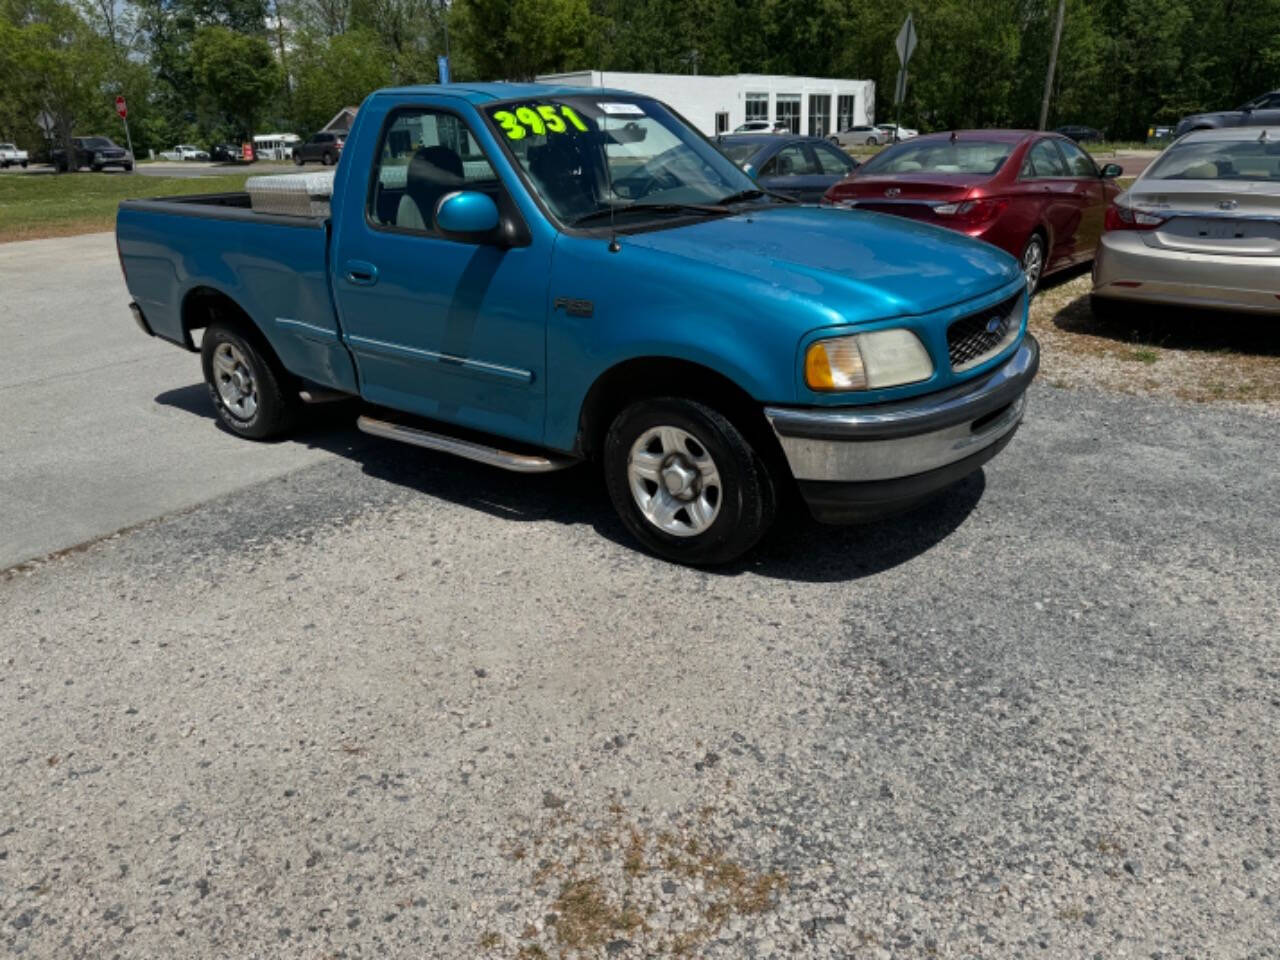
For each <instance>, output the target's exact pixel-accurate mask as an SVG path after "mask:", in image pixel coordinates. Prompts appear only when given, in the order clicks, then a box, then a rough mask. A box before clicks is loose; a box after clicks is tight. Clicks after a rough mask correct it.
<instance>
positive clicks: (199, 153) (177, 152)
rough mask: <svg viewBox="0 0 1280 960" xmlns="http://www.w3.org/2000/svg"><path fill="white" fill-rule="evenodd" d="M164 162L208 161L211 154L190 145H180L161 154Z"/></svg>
mask: <svg viewBox="0 0 1280 960" xmlns="http://www.w3.org/2000/svg"><path fill="white" fill-rule="evenodd" d="M160 159H162V160H208V159H209V154H208V153H206V152H205V151H204V150H201V149H200V148H199V147H196V146H193V145H192V144H189V143H180V144H178V145H177V146H176V147H174V148H173V149H172V150H165V151H164V152H162V153H161V154H160Z"/></svg>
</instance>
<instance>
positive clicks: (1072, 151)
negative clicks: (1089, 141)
mask: <svg viewBox="0 0 1280 960" xmlns="http://www.w3.org/2000/svg"><path fill="white" fill-rule="evenodd" d="M1058 149H1059V150H1061V151H1062V152H1063V153H1064V154H1065V155H1066V157H1067V169H1068V170H1069V171H1070V172H1071V176H1073V177H1094V178H1096V177H1097V176H1098V168H1097V166H1095V165H1094V162H1093V158H1092V157H1090V156H1089V154H1087V153H1085V152H1084V151H1083V150H1082V149H1080V148H1079V147H1077V146H1076V145H1075V144H1074V143H1072V142H1071V141H1070V140H1059V141H1058Z"/></svg>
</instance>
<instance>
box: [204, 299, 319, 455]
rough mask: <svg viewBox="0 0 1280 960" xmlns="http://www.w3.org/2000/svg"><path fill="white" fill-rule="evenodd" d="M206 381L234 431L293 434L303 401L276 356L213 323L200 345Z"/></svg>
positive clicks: (259, 435) (255, 435)
mask: <svg viewBox="0 0 1280 960" xmlns="http://www.w3.org/2000/svg"><path fill="white" fill-rule="evenodd" d="M200 359H201V365H202V366H203V368H204V379H205V382H206V383H207V384H208V386H209V396H210V397H211V398H212V399H213V405H214V408H215V410H216V411H217V413H218V419H219V420H220V421H221V422H222V425H223V426H225V427H226V428H227V429H228V430H230V431H231V432H232V433H235V434H238V435H239V436H242V437H248V438H249V439H251V440H269V439H271V438H273V437H279V436H281V435H283V434H285V433H287V432H288V431H289V430H291V429H292V428H293V426H294V424H295V423H297V420H298V410H299V404H300V401H299V400H298V398H297V396H296V395H295V394H294V393H292V392H289V391H288V390H287V389H286V386H287V385H288V383H289V376H288V374H287V373H285V371H284V370H283V369H282V368H281V367H280V366H279V364H278V363H277V362H276V360H275V358H274V357H272V356H270V354H269V353H268V352H267V351H266V350H264V349H260V348H259V347H258V346H257V344H256V343H255V342H254V341H253V339H251V338H250V337H247V336H245V335H244V334H243V333H241V331H240V330H239V329H237V328H236V327H234V326H232V325H230V324H226V323H221V322H218V323H213V324H210V326H209V328H208V329H207V330H205V332H204V338H203V340H202V341H201V344H200Z"/></svg>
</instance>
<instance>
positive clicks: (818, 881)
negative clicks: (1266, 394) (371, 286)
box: [0, 241, 1280, 960]
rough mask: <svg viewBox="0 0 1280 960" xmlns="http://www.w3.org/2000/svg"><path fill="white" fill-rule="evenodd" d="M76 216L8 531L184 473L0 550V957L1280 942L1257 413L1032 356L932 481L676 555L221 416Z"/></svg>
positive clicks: (549, 480) (425, 458)
mask: <svg viewBox="0 0 1280 960" xmlns="http://www.w3.org/2000/svg"><path fill="white" fill-rule="evenodd" d="M85 243H86V244H87V245H88V246H87V247H86V251H85V253H84V255H83V256H82V257H80V258H79V259H81V260H83V261H84V262H85V263H86V264H87V267H86V269H89V270H92V271H96V272H93V273H92V274H91V277H92V279H91V280H90V281H87V282H86V283H85V285H84V286H85V288H86V289H85V290H84V291H83V292H81V293H76V292H74V291H72V290H70V289H67V288H66V287H58V286H55V285H53V284H52V283H51V282H49V281H48V280H46V281H45V284H46V286H45V289H46V290H50V291H53V290H56V291H57V293H56V294H55V293H47V294H46V295H45V300H44V301H43V304H44V309H42V310H35V307H36V305H37V302H36V301H35V300H27V301H24V302H25V303H26V304H27V306H26V307H25V308H24V309H23V310H21V311H20V313H21V315H22V316H23V318H24V321H23V322H22V323H17V322H15V321H13V320H12V319H6V321H5V324H6V326H5V328H4V329H5V337H6V341H7V342H9V343H13V342H14V336H15V334H17V335H18V336H20V337H23V336H24V337H26V338H27V339H26V341H25V342H22V341H21V340H20V341H19V351H20V356H19V358H18V359H20V360H21V363H17V364H15V358H14V357H13V356H11V355H7V356H6V363H7V364H8V365H7V366H6V367H5V371H6V373H5V375H6V377H7V378H10V379H6V381H5V389H4V392H3V397H4V400H5V404H6V416H5V417H4V418H3V420H2V421H0V423H3V424H4V434H3V435H4V438H5V439H4V443H5V445H6V446H5V451H4V456H3V457H0V469H3V470H4V471H5V472H4V473H3V474H0V477H3V481H2V482H3V490H4V493H5V496H4V497H3V498H0V509H3V510H5V511H6V512H5V514H4V519H3V523H4V530H5V531H14V530H20V531H25V530H26V529H27V527H28V525H29V524H31V523H32V522H38V523H46V522H51V521H48V520H42V519H40V518H41V517H47V516H48V511H43V512H42V510H41V509H40V505H41V504H54V503H57V504H66V503H73V502H75V498H69V497H62V496H55V495H54V494H55V492H56V490H57V489H59V488H60V487H61V486H65V487H66V489H68V490H71V489H82V490H87V491H88V494H87V495H88V496H90V497H91V500H90V501H88V502H86V503H84V504H83V506H84V509H83V511H82V513H83V515H84V516H85V517H86V518H92V517H95V516H96V515H97V514H98V513H99V512H101V513H103V514H104V515H113V516H114V515H116V514H115V513H113V511H115V509H116V505H115V501H116V499H117V498H119V497H125V498H128V497H133V496H134V495H133V494H131V493H130V492H129V491H130V490H131V489H132V488H133V487H136V486H142V485H150V486H149V489H150V490H151V491H152V492H151V493H150V494H149V495H148V496H146V497H143V496H136V497H134V499H136V500H138V501H145V503H140V504H139V509H138V511H137V512H135V513H133V514H131V515H133V516H139V517H140V516H142V515H147V516H150V515H156V514H160V513H163V512H166V511H168V510H171V509H173V508H174V507H177V506H182V505H184V504H186V503H192V504H196V503H198V505H195V506H193V507H192V508H191V509H187V510H185V511H181V512H178V513H175V514H171V515H168V516H165V517H163V518H161V519H158V520H155V521H153V522H150V523H146V524H144V525H142V526H140V527H138V528H137V529H134V530H132V531H131V532H129V533H127V534H125V535H122V536H119V537H113V538H111V539H108V540H104V541H101V542H99V543H97V544H95V545H92V546H90V547H88V548H86V549H84V550H78V551H72V552H69V553H66V554H63V555H61V556H58V557H55V558H52V559H50V560H48V561H44V562H40V563H34V564H29V565H26V566H24V567H21V568H18V569H16V570H11V571H10V572H9V573H8V574H6V575H0V610H3V611H4V616H3V618H2V619H0V649H2V650H3V653H4V660H3V665H2V666H0V763H2V764H3V768H4V769H5V771H6V772H7V774H8V775H7V776H6V778H5V779H4V781H3V783H2V785H0V864H2V866H0V944H2V945H3V948H4V949H6V950H8V951H9V952H11V953H13V954H16V955H17V954H20V955H23V956H28V957H59V958H66V957H92V958H96V957H104V956H119V957H170V956H191V957H214V956H237V957H300V958H313V957H372V956H379V957H381V956H396V957H413V958H421V957H432V958H436V957H440V958H455V957H456V958H474V957H504V958H517V957H521V958H524V960H529V958H533V957H538V956H561V955H569V953H568V951H569V949H570V948H577V947H580V948H582V953H581V954H580V955H582V956H593V957H594V956H620V957H641V956H677V955H684V956H699V957H705V956H713V957H726V958H728V957H733V958H739V957H796V956H800V957H828V956H830V957H835V956H840V957H847V956H853V957H870V958H876V960H884V958H890V957H957V958H973V957H981V958H1009V957H1054V958H1056V957H1106V958H1112V957H1142V958H1147V957H1163V958H1182V957H1196V958H1204V957H1212V958H1264V957H1270V958H1275V957H1278V956H1280V948H1277V945H1276V943H1277V938H1276V936H1275V933H1276V930H1277V929H1280V904H1278V902H1277V897H1278V896H1280V836H1277V824H1278V823H1280V818H1278V817H1277V815H1276V810H1277V805H1278V804H1280V757H1278V756H1277V750H1276V743H1277V742H1278V740H1280V629H1278V628H1277V626H1276V623H1277V619H1278V618H1280V578H1277V574H1276V557H1277V556H1280V524H1277V523H1276V519H1275V510H1274V503H1275V491H1276V489H1277V488H1278V487H1280V468H1278V467H1277V462H1276V457H1275V451H1276V449H1277V441H1280V425H1278V424H1277V421H1275V420H1274V419H1265V418H1261V417H1256V416H1252V415H1248V414H1242V413H1233V412H1229V411H1223V410H1212V409H1207V408H1202V407H1194V406H1188V405H1181V404H1172V403H1156V402H1151V401H1146V400H1142V399H1135V398H1131V397H1124V398H1121V397H1113V396H1108V395H1104V394H1094V393H1087V392H1072V391H1064V390H1058V389H1055V388H1052V387H1049V386H1047V385H1038V386H1036V387H1035V388H1034V389H1033V393H1032V398H1031V407H1030V411H1029V414H1028V420H1027V422H1026V424H1025V426H1024V427H1023V429H1022V431H1021V432H1020V433H1019V435H1018V437H1017V438H1016V439H1015V440H1014V442H1013V443H1012V444H1011V445H1010V447H1009V448H1008V449H1007V450H1006V451H1005V452H1004V453H1003V454H1002V455H1001V456H1000V457H998V458H997V459H996V460H995V461H993V462H992V463H991V464H989V465H988V467H987V468H986V469H985V471H984V472H983V473H981V474H979V475H976V476H974V477H972V478H970V479H969V480H967V481H966V482H964V483H962V484H961V485H960V486H958V487H956V488H955V489H954V490H952V491H951V492H950V493H949V494H948V495H947V496H945V497H944V498H942V499H940V500H938V501H936V502H935V503H933V504H932V505H930V506H928V507H927V508H925V509H923V510H921V511H919V512H917V513H915V514H912V515H910V516H908V517H904V518H900V519H898V520H895V521H889V522H885V523H881V524H878V525H875V526H871V527H867V528H854V529H833V528H823V527H819V526H817V525H815V524H813V523H811V522H809V521H807V520H804V519H803V518H798V517H796V516H792V517H790V518H788V520H787V521H786V522H785V523H784V524H783V526H782V527H781V529H780V530H779V531H778V533H777V535H776V536H775V537H773V538H772V539H771V540H770V541H769V542H768V543H766V544H765V546H764V548H763V549H762V550H761V551H760V552H759V553H757V554H756V555H755V556H754V557H753V558H752V559H751V560H750V561H749V562H746V563H744V564H742V565H740V566H737V567H734V568H730V569H728V570H724V571H719V572H698V571H693V570H687V569H682V568H678V567H673V566H669V565H666V564H663V563H660V562H658V561H655V560H653V559H651V558H649V557H647V556H645V555H643V554H640V553H638V552H637V551H636V550H635V549H634V548H633V546H632V544H631V543H630V542H629V541H628V540H627V537H626V535H625V532H624V531H623V530H622V529H621V527H620V525H619V524H618V522H617V521H616V520H614V518H613V515H612V513H611V511H610V509H609V506H608V503H607V499H606V497H605V496H604V494H603V492H602V490H601V488H600V485H599V483H598V482H596V480H595V478H594V477H593V476H592V475H591V474H590V473H589V472H588V471H586V470H578V471H571V472H569V473H568V474H562V475H554V476H546V477H521V476H514V475H508V474H504V473H500V472H498V471H494V470H491V469H487V468H483V467H480V466H476V465H472V464H468V463H466V462H463V461H457V460H452V459H449V458H446V457H443V456H435V455H431V454H428V453H426V452H423V451H417V450H413V449H410V448H405V447H398V446H394V445H390V444H384V443H369V444H366V445H364V446H362V447H358V448H355V449H352V448H350V447H349V445H348V444H347V438H348V437H349V436H350V434H349V432H348V428H346V427H343V426H342V425H338V424H333V425H330V426H329V427H328V428H326V429H317V430H313V435H312V439H311V440H310V441H309V443H307V444H301V445H282V446H277V447H264V446H258V445H253V444H245V443H235V444H232V442H231V440H230V438H225V437H223V436H222V435H221V434H219V433H218V432H217V431H216V430H215V429H214V428H213V427H212V425H211V422H210V421H209V419H208V413H207V408H205V407H203V406H202V405H201V404H200V403H199V402H198V400H197V399H195V397H194V395H190V396H186V399H185V400H184V401H183V402H182V403H170V402H166V401H164V400H161V399H158V398H159V397H160V396H161V395H164V394H166V393H167V392H168V391H172V390H175V389H178V390H183V389H187V388H190V389H191V390H192V391H194V388H192V387H191V384H193V383H194V377H195V374H194V367H193V366H192V365H191V363H190V360H189V358H186V357H184V356H183V355H182V354H180V353H177V352H176V351H170V350H167V349H165V348H163V347H162V346H161V345H158V344H152V343H150V342H148V341H145V340H141V339H140V338H136V334H135V335H134V336H135V338H136V339H137V342H136V344H135V342H134V341H130V342H129V343H128V344H127V345H123V344H120V345H115V346H112V344H114V343H115V341H114V339H113V338H114V337H115V336H116V333H115V332H116V331H117V330H120V329H124V330H128V329H129V327H128V322H127V318H125V317H124V315H123V313H122V310H121V307H122V304H121V303H119V302H113V300H114V297H115V295H114V294H112V293H111V292H110V291H111V290H112V289H118V288H112V287H110V286H109V284H110V282H111V281H110V280H109V279H108V273H109V271H108V270H107V269H106V265H105V264H101V263H98V264H97V265H96V266H95V265H94V264H95V261H94V260H93V259H92V256H91V253H90V251H91V249H92V241H85ZM4 253H5V254H8V250H7V249H5V250H4ZM8 270H9V272H8V273H6V274H5V275H4V277H3V279H4V282H5V289H6V291H8V290H9V289H11V286H10V285H11V284H12V283H13V282H14V280H15V279H18V278H20V277H21V276H22V274H23V273H24V272H25V271H17V270H15V269H14V268H13V266H12V262H11V261H10V262H9V266H8ZM77 289H79V288H77ZM27 296H28V297H31V296H32V294H27ZM6 300H7V301H11V298H10V297H8V296H7V297H6ZM95 304H96V305H97V306H96V312H90V311H93V310H94V309H95V308H94V305H95ZM72 307H75V308H77V311H86V312H87V318H86V319H84V320H83V321H77V322H75V323H73V322H71V321H70V320H67V319H64V318H65V315H66V314H69V313H73V312H77V311H73V310H72V309H70V308H72ZM6 308H11V307H10V303H9V302H7V303H6ZM51 308H52V309H51ZM50 314H54V319H47V318H48V317H49V315H50ZM33 318H37V319H33ZM58 324H65V325H64V326H61V327H59V326H57V325H58ZM46 325H47V326H48V329H49V331H50V332H49V333H47V334H46V333H45V332H44V331H45V328H46ZM86 329H87V330H89V331H91V332H92V333H91V335H90V334H86V333H85V332H84V331H85V330H86ZM54 330H62V331H63V333H62V336H77V334H78V340H79V342H80V344H81V345H80V346H79V347H75V348H73V347H70V346H68V345H66V344H65V343H64V342H63V341H62V340H61V339H59V337H58V336H54V334H53V333H52V331H54ZM41 338H44V339H43V340H42V339H41ZM41 342H47V343H48V344H50V345H51V347H50V346H46V347H41V346H40V343H41ZM100 344H102V345H103V346H102V347H101V348H99V345H100ZM88 345H92V349H87V347H88ZM51 348H55V349H57V350H60V351H62V354H63V355H69V354H75V353H79V354H80V355H81V356H82V366H81V367H80V368H79V372H75V373H73V374H71V375H67V376H63V377H62V379H61V380H58V379H55V377H54V372H53V370H52V369H50V368H42V367H41V366H40V364H41V362H42V358H43V356H44V354H45V353H46V352H47V351H48V350H49V349H51ZM132 351H136V353H134V352H132ZM113 359H114V360H116V361H118V366H108V364H109V363H110V362H112V360H113ZM15 366H17V367H18V368H19V369H26V368H30V370H31V373H32V378H31V379H32V381H33V382H32V384H31V385H30V386H25V387H24V386H23V385H21V384H17V385H15V384H14V383H13V382H12V376H13V373H12V371H13V370H14V368H15ZM65 369H68V370H69V368H65ZM42 371H43V372H42ZM111 371H117V372H115V373H112V372H111ZM81 379H84V381H85V382H84V384H83V386H82V387H75V388H73V387H67V386H59V384H62V383H63V381H65V380H81ZM92 384H96V385H97V386H96V387H95V386H93V385H92ZM15 387H16V388H15ZM42 391H43V392H42ZM59 391H61V392H59ZM28 394H31V395H32V397H42V398H43V399H41V400H39V401H38V402H37V400H36V399H32V398H29V397H28ZM15 404H18V405H19V406H18V407H17V409H16V410H15V406H14V405H15ZM69 404H70V406H68V405H69ZM69 410H73V411H75V415H74V416H70V415H69V414H68V412H67V411H69ZM15 421H17V422H20V423H23V424H27V425H29V426H28V427H25V428H24V429H28V430H34V429H35V427H37V426H39V427H41V428H50V429H54V430H61V431H65V432H64V433H63V434H59V435H58V436H59V443H58V446H61V447H66V446H67V440H70V439H78V441H79V443H80V444H81V445H82V446H83V450H80V449H77V448H76V447H75V445H72V447H71V450H70V451H68V450H63V452H61V453H59V454H58V455H56V456H54V455H48V456H49V461H48V462H47V463H46V462H45V461H44V460H42V459H40V457H37V455H36V454H37V451H38V450H40V449H45V450H48V449H51V448H52V447H53V446H54V445H53V444H52V443H50V442H46V443H45V444H44V446H43V448H42V447H40V445H38V444H37V443H36V442H35V441H34V440H32V439H30V437H28V436H27V435H26V434H24V433H22V431H21V430H15V428H14V427H13V426H12V424H13V423H14V422H15ZM15 438H16V439H17V440H19V441H20V442H22V443H24V444H25V445H24V446H21V447H19V448H15V447H14V443H15ZM325 447H327V448H330V450H331V451H332V452H326V453H322V454H317V453H315V452H314V450H312V449H310V448H325ZM73 452H74V455H73ZM15 454H16V456H15ZM41 456H44V455H41ZM225 458H234V459H233V460H227V459H225ZM15 460H16V461H17V462H19V463H20V464H22V466H20V467H14V466H13V464H14V462H15ZM183 461H189V462H183ZM230 462H234V464H235V465H236V466H235V468H234V469H229V470H227V471H225V472H224V473H221V474H219V475H218V476H217V477H216V478H211V477H209V476H208V475H207V474H208V471H209V470H211V469H212V468H213V467H215V466H216V465H218V464H220V463H230ZM126 468H128V469H131V471H132V472H131V474H130V478H129V482H128V483H125V482H123V481H121V480H118V479H115V475H116V474H117V473H118V472H120V471H122V470H125V469H126ZM172 475H181V476H186V477H187V478H188V480H189V485H188V486H187V488H186V494H185V495H184V497H182V498H175V500H174V503H173V505H172V506H165V501H163V500H162V499H159V498H158V494H157V493H156V492H155V491H158V490H163V489H165V487H166V484H165V483H163V482H161V481H160V479H158V478H163V477H168V476H172ZM91 477H97V478H99V480H98V481H97V482H98V483H100V484H101V486H99V487H96V488H95V487H86V486H85V484H86V483H87V482H88V478H91ZM44 487H51V488H53V490H52V491H46V490H44V489H42V488H44ZM219 490H222V491H225V495H222V496H216V494H217V493H218V492H219ZM15 492H16V493H18V494H20V495H21V496H23V497H25V498H27V499H26V501H25V502H26V503H28V504H29V505H28V506H27V507H25V508H24V509H21V510H15V509H13V507H12V505H11V503H10V501H11V498H12V497H13V496H14V494H15ZM91 507H92V509H91ZM125 512H127V511H124V512H120V514H119V515H121V516H122V515H124V513H125ZM85 522H88V521H87V520H86V521H85ZM104 524H105V521H103V522H101V523H99V526H102V525H104ZM24 535H25V534H24ZM31 540H32V542H36V541H40V542H48V541H49V537H48V536H47V535H39V536H35V537H33V538H31ZM535 946H536V947H537V948H539V949H540V950H542V951H543V952H542V953H539V952H537V951H536V950H535V949H534V947H535ZM522 950H523V952H520V951H522Z"/></svg>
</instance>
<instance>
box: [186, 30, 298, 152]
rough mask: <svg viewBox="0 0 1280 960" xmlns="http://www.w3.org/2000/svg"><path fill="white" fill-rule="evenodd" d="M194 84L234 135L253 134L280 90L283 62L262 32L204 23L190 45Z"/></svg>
mask: <svg viewBox="0 0 1280 960" xmlns="http://www.w3.org/2000/svg"><path fill="white" fill-rule="evenodd" d="M191 69H192V76H193V78H194V80H195V83H196V88H197V89H198V90H199V91H200V94H201V96H202V97H203V99H204V100H205V101H206V102H207V103H208V104H210V105H211V106H212V107H213V109H214V110H216V111H217V113H218V114H219V115H220V117H221V119H222V121H223V122H224V123H225V124H226V125H227V127H228V128H229V129H230V130H232V131H233V132H234V133H235V134H236V135H241V136H252V134H253V129H254V124H255V123H256V122H257V120H258V119H259V118H260V117H261V116H262V115H263V113H265V112H266V109H267V106H268V105H269V103H270V102H271V99H272V98H273V97H274V96H275V94H276V92H277V91H278V90H279V89H280V65H279V64H278V63H276V59H275V56H274V54H273V53H272V52H271V45H270V44H269V43H268V42H267V40H266V38H265V37H263V36H261V35H252V34H244V33H237V32H236V31H234V30H232V29H231V28H229V27H223V26H210V27H202V28H201V29H200V30H198V31H197V32H196V35H195V39H194V40H193V41H192V43H191Z"/></svg>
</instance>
